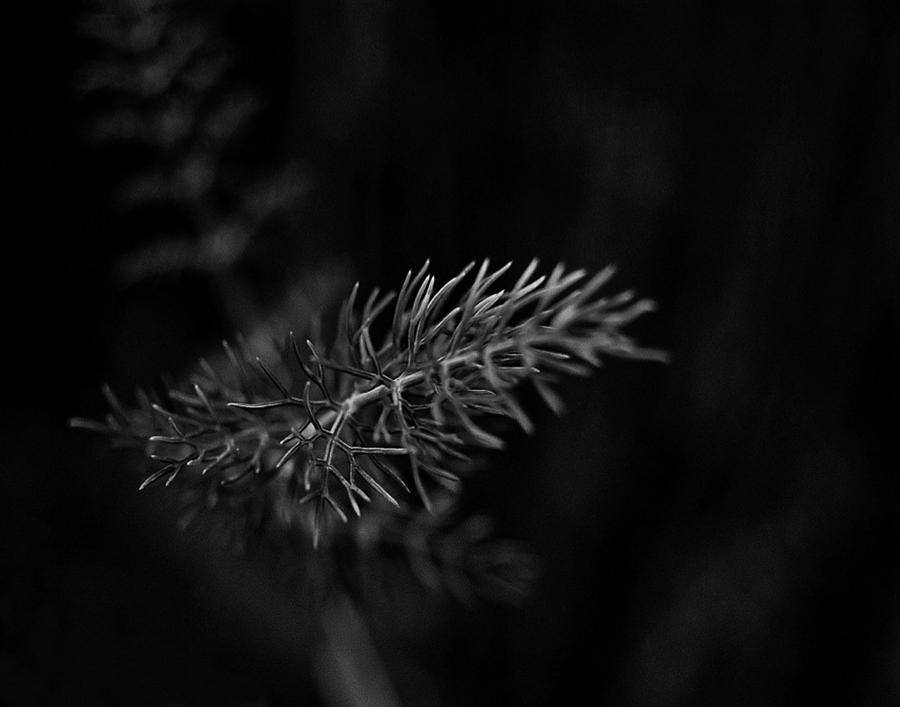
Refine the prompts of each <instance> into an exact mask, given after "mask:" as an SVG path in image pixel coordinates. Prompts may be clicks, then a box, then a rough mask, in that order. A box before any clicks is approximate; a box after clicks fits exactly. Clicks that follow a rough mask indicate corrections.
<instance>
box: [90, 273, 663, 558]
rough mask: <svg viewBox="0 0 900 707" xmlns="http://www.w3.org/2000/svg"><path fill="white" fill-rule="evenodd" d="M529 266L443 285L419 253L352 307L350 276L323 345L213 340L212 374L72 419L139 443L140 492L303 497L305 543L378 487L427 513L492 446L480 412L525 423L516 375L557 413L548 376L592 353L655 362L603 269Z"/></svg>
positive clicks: (594, 357) (295, 504)
mask: <svg viewBox="0 0 900 707" xmlns="http://www.w3.org/2000/svg"><path fill="white" fill-rule="evenodd" d="M537 265H538V264H537V261H532V262H531V263H530V264H529V265H528V267H527V268H526V269H525V271H524V272H523V273H522V274H521V275H520V276H519V278H518V279H517V280H516V281H515V282H514V284H513V285H512V286H511V287H509V288H508V289H497V287H496V285H497V283H498V282H499V281H500V280H501V278H502V277H503V276H504V275H505V273H506V272H507V270H508V269H509V267H510V264H507V265H505V266H503V267H502V268H499V269H498V270H495V271H490V268H489V262H488V261H484V262H483V263H482V264H481V265H480V267H479V268H478V269H477V271H476V272H475V275H474V277H473V278H472V279H471V280H470V281H469V284H468V285H467V286H465V287H463V283H464V282H465V281H466V280H467V278H469V276H470V273H471V272H472V271H473V270H474V263H473V264H470V265H469V266H468V267H466V268H465V269H464V270H463V271H462V272H461V273H459V274H458V275H457V276H456V277H454V278H452V279H450V280H449V281H448V282H446V283H444V284H442V285H440V286H438V284H437V281H436V278H435V277H434V276H433V275H431V274H429V271H428V263H426V264H425V265H424V266H423V267H422V269H421V270H419V271H418V272H417V273H416V274H413V273H412V272H410V273H408V274H407V276H406V279H405V280H404V282H403V285H402V287H401V288H400V290H399V292H397V293H393V292H392V293H388V294H384V295H382V294H381V293H380V291H379V290H377V289H376V290H374V291H373V292H372V293H371V295H370V296H369V297H368V298H367V299H366V301H365V302H364V303H363V304H362V305H361V306H360V305H359V304H358V301H357V300H358V294H359V287H358V285H357V286H356V287H354V288H353V291H352V292H351V294H350V296H349V297H348V299H347V300H346V302H345V303H344V306H343V308H342V310H341V315H340V319H339V323H338V327H337V334H336V336H335V339H334V342H333V343H332V345H331V346H330V347H328V348H327V350H326V347H325V346H324V345H323V344H322V342H321V341H319V342H314V341H312V340H310V339H307V340H306V341H304V342H303V344H301V343H300V342H298V341H297V339H296V338H295V337H294V335H293V333H291V335H290V336H289V337H288V340H287V342H286V344H285V346H284V348H283V355H282V356H281V359H280V360H279V361H277V362H276V363H275V364H274V365H270V364H268V363H266V362H263V361H261V360H260V359H258V358H257V359H254V358H253V357H252V356H250V355H249V354H248V352H246V351H244V350H243V347H239V349H238V350H237V351H235V350H234V349H233V348H232V347H231V346H229V345H228V344H227V343H226V344H223V347H224V350H225V354H226V356H227V359H228V360H229V362H230V364H229V365H228V366H227V367H225V370H221V371H220V370H216V369H215V368H214V367H212V366H211V365H209V364H208V363H207V362H205V361H202V362H201V364H200V366H199V370H198V372H197V373H196V374H195V375H194V376H193V378H192V379H191V381H190V385H189V387H186V388H183V389H178V388H174V389H171V390H169V391H168V393H167V395H166V399H164V400H152V399H151V398H150V397H149V396H148V395H145V394H142V395H141V396H140V403H139V405H138V406H137V407H136V408H134V409H130V410H129V409H126V408H125V407H124V406H122V405H121V404H120V403H119V402H118V400H116V398H115V397H114V396H113V394H112V393H111V391H108V390H107V391H106V394H107V398H108V400H109V403H110V413H109V414H108V416H107V418H106V421H105V422H104V423H96V422H90V421H84V420H73V421H72V425H73V426H75V427H82V428H86V429H91V430H95V431H102V432H104V433H106V434H107V435H109V436H111V437H112V438H113V439H115V440H116V441H118V442H120V443H126V444H132V445H136V446H139V447H141V448H143V449H144V452H145V454H146V456H147V457H148V458H149V460H150V461H151V463H152V464H154V465H155V466H156V468H155V469H154V470H153V471H152V473H150V474H149V475H148V476H147V477H146V479H145V480H144V482H143V483H142V484H141V488H142V489H143V488H146V487H147V486H149V485H151V484H154V483H156V482H160V481H162V482H164V483H165V485H166V486H169V485H171V484H173V483H175V482H176V480H179V479H184V481H185V482H186V483H188V484H190V485H197V486H200V487H202V488H203V489H205V491H206V495H207V497H208V499H210V500H209V502H210V504H211V505H214V504H215V503H216V502H217V500H218V498H219V497H220V495H221V494H223V493H233V494H248V495H252V494H254V493H259V492H260V489H261V488H266V489H267V493H271V492H272V491H273V489H274V490H275V495H276V496H277V497H279V498H281V499H283V500H287V501H289V502H290V503H289V507H290V508H292V509H294V512H296V513H299V512H300V510H299V509H300V507H302V506H304V505H306V504H311V505H312V507H313V508H314V510H313V512H312V516H313V519H312V533H313V543H314V545H318V543H319V538H320V534H321V529H322V527H323V519H324V517H325V514H326V513H328V514H330V515H332V516H334V517H336V518H338V519H339V520H341V521H343V522H347V520H348V515H349V513H350V512H352V513H353V514H354V515H356V516H359V515H361V514H362V508H363V505H364V504H367V503H370V502H372V500H373V497H375V496H379V497H381V499H383V501H384V502H386V503H388V504H391V505H393V506H400V504H401V501H400V500H399V497H400V493H401V492H403V493H407V492H409V488H410V486H412V487H414V488H415V490H416V493H417V495H418V497H419V498H420V499H421V502H422V503H423V504H424V506H425V507H426V508H427V509H431V506H432V501H431V492H430V491H429V489H434V488H439V487H444V488H447V489H450V490H455V489H456V488H458V485H459V476H458V475H457V474H456V473H455V471H454V469H458V467H459V466H460V464H464V463H465V462H466V461H468V459H469V457H468V454H467V452H468V451H469V450H470V449H472V448H493V449H499V448H502V446H503V440H502V439H501V438H500V437H499V436H497V434H496V431H495V430H493V429H492V428H491V427H490V425H489V423H487V422H486V421H485V420H486V419H488V418H490V417H498V418H510V419H512V420H514V421H515V422H517V423H518V424H519V425H520V426H521V427H522V428H523V429H524V430H526V431H528V432H530V431H532V429H533V424H532V422H531V420H530V418H529V417H528V414H527V412H526V411H525V410H524V407H523V405H522V403H521V401H520V400H519V397H518V396H519V392H518V391H519V389H520V387H521V386H522V385H524V384H526V383H530V384H532V385H533V386H534V388H535V390H536V391H537V393H538V394H539V395H540V396H541V397H542V398H543V399H544V400H545V401H546V403H547V404H548V405H549V406H550V407H551V409H553V410H554V411H555V412H557V413H558V412H560V411H561V410H562V403H561V401H560V399H559V397H558V396H557V394H556V393H555V391H554V390H553V385H554V383H556V382H557V380H558V378H559V376H560V375H586V374H588V373H589V372H590V370H591V369H592V368H595V367H598V366H600V365H601V363H602V358H603V357H604V356H620V357H628V358H637V359H645V360H656V361H664V360H665V358H666V357H665V355H664V354H663V353H661V352H659V351H655V350H651V349H644V348H641V347H639V346H637V345H636V344H635V343H634V342H633V341H632V340H631V339H630V338H629V337H627V336H626V335H624V334H623V333H622V331H621V329H622V328H623V327H624V326H625V325H627V324H628V323H630V322H631V321H633V320H634V319H636V318H638V317H639V316H641V315H642V314H644V313H646V312H648V311H651V310H652V309H653V303H652V302H650V301H649V300H646V299H638V298H636V297H635V295H634V293H632V292H630V291H629V292H623V293H620V294H617V295H614V296H611V297H606V296H601V290H602V288H603V287H604V285H606V284H607V282H608V281H609V279H610V278H611V277H612V275H613V269H612V268H607V269H605V270H603V271H602V272H601V273H599V274H597V275H595V276H594V277H593V278H590V279H586V274H585V272H584V271H581V270H577V271H573V272H566V270H565V269H564V267H563V266H561V265H557V266H556V268H554V269H553V271H552V272H551V273H550V274H549V275H546V276H537V275H536V271H537ZM388 320H389V324H390V325H389V327H387V328H386V327H385V325H386V324H387V323H388Z"/></svg>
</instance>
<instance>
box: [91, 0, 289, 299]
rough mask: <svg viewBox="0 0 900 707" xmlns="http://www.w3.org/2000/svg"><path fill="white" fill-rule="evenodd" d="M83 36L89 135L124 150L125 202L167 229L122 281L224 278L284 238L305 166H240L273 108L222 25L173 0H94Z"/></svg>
mask: <svg viewBox="0 0 900 707" xmlns="http://www.w3.org/2000/svg"><path fill="white" fill-rule="evenodd" d="M80 28H81V32H82V34H83V35H84V36H85V37H87V38H88V39H89V40H90V42H91V45H92V47H94V48H95V54H96V56H95V58H94V59H93V61H91V62H89V63H87V64H86V65H85V66H83V67H82V69H81V71H80V74H79V81H78V83H79V87H80V89H81V91H82V93H83V94H84V95H85V96H86V97H90V98H91V100H92V104H91V108H92V110H91V118H90V120H89V122H88V126H87V131H86V132H87V134H86V137H87V139H88V140H89V141H90V142H91V143H92V144H94V145H95V146H100V147H108V148H112V149H113V150H114V153H115V155H114V157H115V163H116V164H117V165H118V171H119V173H120V176H119V178H118V179H117V186H116V188H115V189H116V195H115V203H116V206H117V207H118V209H119V210H120V211H121V212H122V213H123V214H136V215H138V216H139V217H140V220H141V222H145V221H148V219H147V216H148V213H154V214H156V216H157V217H158V218H159V219H160V223H164V224H167V225H165V226H162V227H161V228H159V229H158V232H157V233H154V239H153V240H151V241H150V242H148V243H143V244H141V245H139V246H137V247H135V248H133V249H131V250H130V251H128V252H126V253H125V254H124V255H123V256H122V257H121V259H120V261H119V262H118V263H117V265H116V267H115V276H116V278H117V280H118V281H119V283H120V284H121V285H124V286H129V285H134V284H136V283H138V282H141V281H143V280H146V279H148V278H153V277H156V276H159V275H166V274H175V273H182V272H187V271H193V272H200V273H206V274H211V273H212V274H218V273H222V272H226V271H228V270H229V269H233V268H234V267H236V266H238V265H239V264H241V263H242V262H244V261H246V260H247V258H248V256H249V254H250V252H251V248H252V245H253V242H254V239H258V238H259V237H261V236H263V235H264V234H266V233H267V232H268V231H269V230H272V226H273V225H275V226H276V228H275V229H274V230H275V231H277V232H279V233H282V232H283V230H284V226H285V224H286V223H290V222H291V220H292V219H294V218H295V217H296V215H297V212H298V209H299V206H300V203H301V200H302V197H303V196H304V194H305V191H306V189H307V178H306V176H305V175H304V173H303V170H302V169H300V167H299V166H298V165H297V164H286V165H280V166H275V167H261V168H259V169H257V170H255V171H254V173H252V174H250V173H249V170H248V165H247V163H246V155H243V156H242V157H241V158H240V159H236V154H235V153H236V152H244V153H245V152H246V151H247V144H246V143H247V140H248V133H250V132H252V130H251V129H252V127H253V124H254V120H255V119H256V118H258V117H259V115H260V113H261V112H262V110H263V107H264V106H263V101H262V100H261V99H260V97H259V96H258V95H257V93H256V92H255V91H253V90H250V89H248V88H246V87H244V86H242V85H240V84H239V83H238V82H237V80H236V79H235V77H234V76H233V73H234V72H233V71H232V68H233V66H234V64H235V61H234V58H233V55H234V51H233V50H232V48H231V47H230V46H229V45H228V42H227V41H226V40H225V38H224V36H223V33H222V32H221V31H220V30H219V28H218V27H217V25H216V23H215V22H214V21H213V20H212V19H211V18H210V17H204V16H202V15H200V14H199V13H198V12H196V10H194V11H191V10H190V6H189V5H186V4H184V3H178V2H174V1H173V0H94V1H93V3H92V4H91V10H90V11H89V12H88V13H86V14H85V15H84V16H83V17H82V19H81V23H80ZM123 148H124V149H123ZM123 158H124V162H123ZM149 220H150V221H152V219H149ZM129 230H131V231H134V230H140V229H129Z"/></svg>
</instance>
